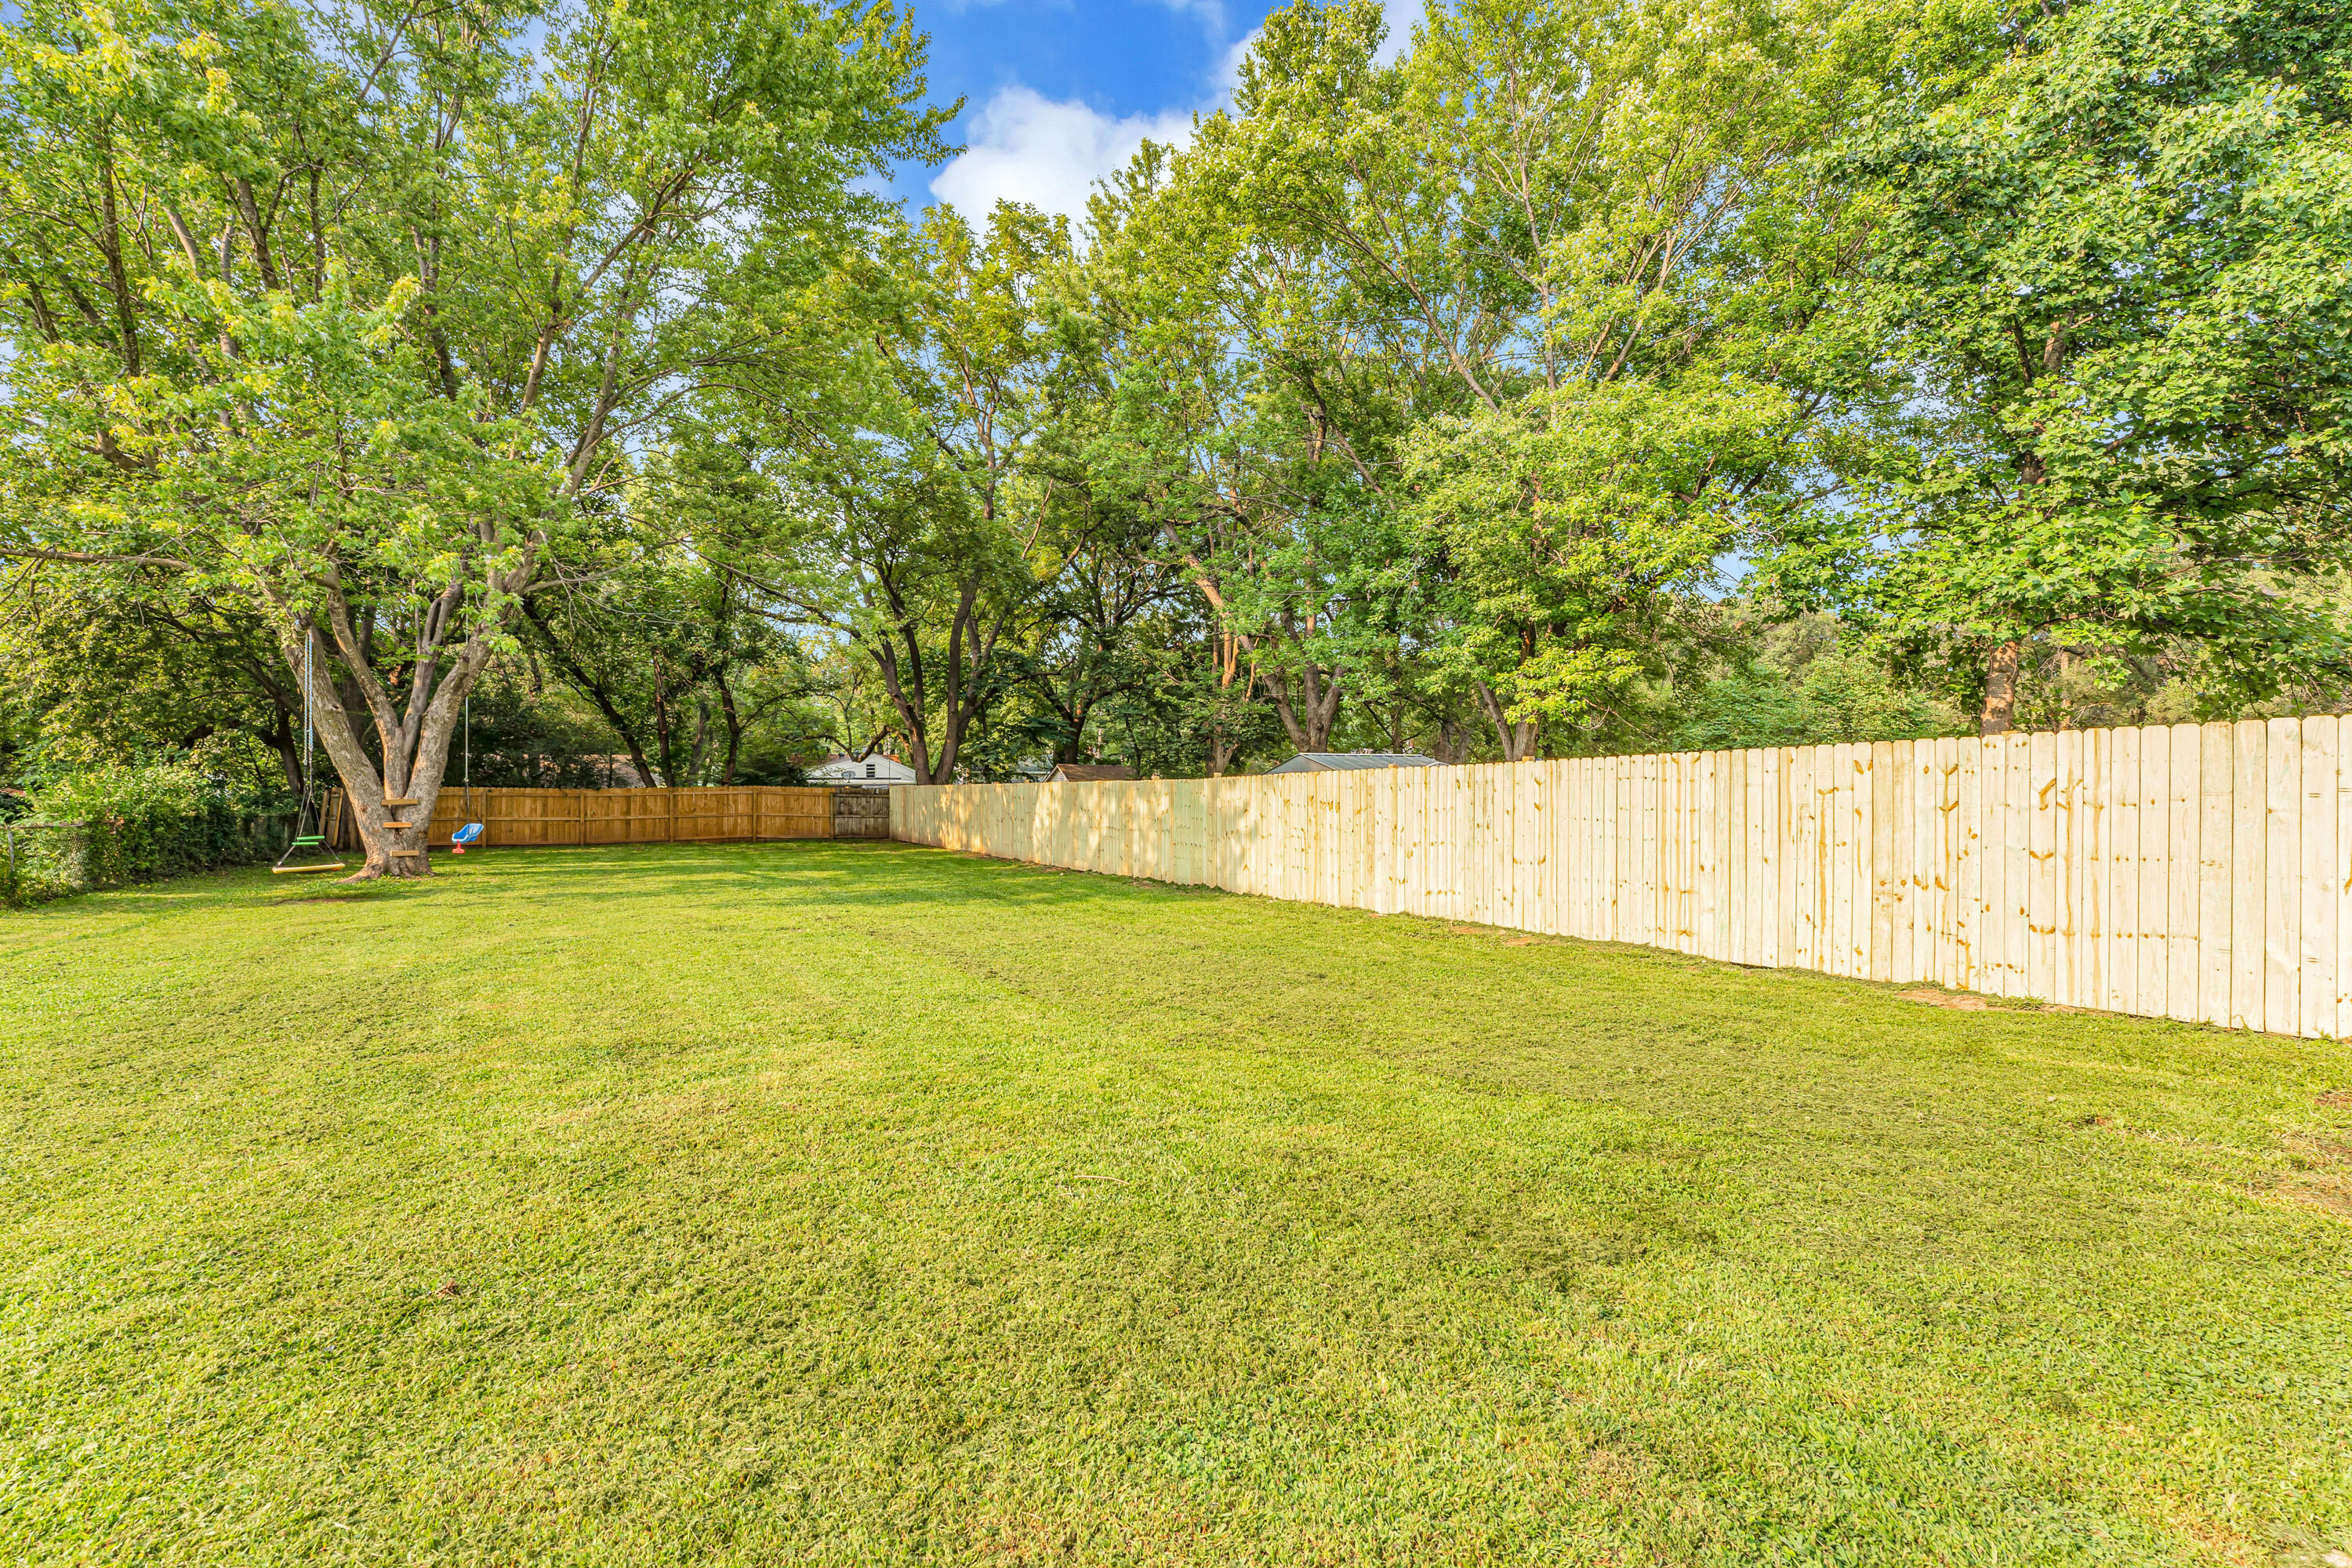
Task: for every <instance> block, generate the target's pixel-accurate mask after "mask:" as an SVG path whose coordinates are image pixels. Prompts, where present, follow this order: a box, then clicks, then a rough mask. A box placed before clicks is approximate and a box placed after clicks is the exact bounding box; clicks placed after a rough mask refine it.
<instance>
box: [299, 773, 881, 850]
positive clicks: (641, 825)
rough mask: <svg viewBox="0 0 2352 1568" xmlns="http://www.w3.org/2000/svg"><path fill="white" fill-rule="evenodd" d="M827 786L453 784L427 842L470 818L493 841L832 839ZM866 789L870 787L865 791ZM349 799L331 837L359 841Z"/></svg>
mask: <svg viewBox="0 0 2352 1568" xmlns="http://www.w3.org/2000/svg"><path fill="white" fill-rule="evenodd" d="M844 793H846V792H844V791H840V790H834V789H826V788H805V789H796V788H786V787H761V788H746V789H478V790H476V791H474V792H473V797H472V808H471V815H470V816H468V815H467V795H466V792H465V791H464V790H462V789H450V788H445V789H443V790H442V792H441V794H440V795H439V797H438V798H437V799H436V800H435V801H434V803H433V822H432V826H431V827H430V828H429V829H428V830H427V831H426V835H425V837H426V840H427V842H428V843H430V844H432V845H434V846H436V847H439V846H443V845H446V844H447V843H448V842H449V835H450V834H451V833H452V832H454V831H456V830H457V827H459V826H461V825H463V824H465V823H467V822H478V823H480V824H481V825H482V843H483V844H484V845H485V846H488V847H517V846H534V845H536V846H546V845H567V844H568V845H588V844H681V843H709V842H715V841H718V840H722V839H742V838H831V837H835V834H834V813H835V800H834V797H835V795H840V794H844ZM859 793H863V792H859ZM327 820H328V824H329V826H330V827H331V829H332V831H331V833H330V834H329V838H330V840H331V842H332V843H333V844H334V846H335V847H338V848H342V849H356V848H358V847H359V832H358V829H356V828H355V827H353V826H352V823H351V819H350V816H349V814H348V813H345V812H343V811H342V810H341V801H340V800H337V801H334V802H331V804H330V806H329V809H328V813H327Z"/></svg>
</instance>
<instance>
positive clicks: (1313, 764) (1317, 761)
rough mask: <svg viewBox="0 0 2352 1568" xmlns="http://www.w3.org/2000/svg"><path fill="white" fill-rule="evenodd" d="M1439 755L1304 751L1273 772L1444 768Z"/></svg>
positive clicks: (1272, 771) (1343, 771) (1269, 770)
mask: <svg viewBox="0 0 2352 1568" xmlns="http://www.w3.org/2000/svg"><path fill="white" fill-rule="evenodd" d="M1443 766H1444V763H1440V762H1439V761H1438V760H1437V759H1436V758H1435V757H1424V756H1423V755H1422V754H1421V753H1420V752H1299V753H1298V754H1297V756H1295V757H1293V758H1291V759H1290V761H1288V762H1286V763H1283V764H1282V765H1281V766H1280V767H1278V768H1268V769H1266V770H1265V771H1266V772H1268V773H1351V772H1354V771H1356V770H1358V769H1361V768H1435V767H1443Z"/></svg>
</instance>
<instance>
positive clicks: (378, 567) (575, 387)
mask: <svg viewBox="0 0 2352 1568" xmlns="http://www.w3.org/2000/svg"><path fill="white" fill-rule="evenodd" d="M1386 42H1387V40H1385V38H1384V36H1383V25H1382V21H1381V12H1380V8H1379V6H1378V5H1375V4H1372V3H1371V0H1350V3H1348V4H1333V5H1319V6H1318V5H1305V4H1302V5H1294V6H1292V7H1291V8H1289V9H1287V10H1285V11H1281V12H1278V13H1276V15H1274V16H1271V17H1269V18H1268V20H1267V22H1266V24H1265V27H1264V29H1263V30H1262V32H1261V34H1260V35H1259V36H1258V37H1257V38H1256V40H1255V43H1254V45H1253V47H1252V48H1251V50H1250V52H1249V54H1248V56H1247V58H1246V59H1245V61H1244V64H1243V66H1242V68H1241V75H1240V81H1239V85H1238V87H1237V89H1235V91H1234V95H1233V100H1232V103H1231V106H1230V107H1229V108H1228V109H1225V110H1220V111H1218V112H1216V113H1213V114H1210V115H1206V116H1203V117H1202V118H1201V119H1200V120H1199V121H1198V122H1197V123H1196V125H1195V127H1194V132H1193V135H1192V139H1191V140H1190V141H1189V142H1187V143H1186V144H1185V145H1183V146H1181V147H1166V146H1157V145H1147V146H1146V147H1145V148H1144V149H1143V150H1142V151H1141V152H1140V153H1139V154H1138V155H1137V157H1136V158H1135V160H1134V161H1133V162H1132V163H1130V164H1129V166H1128V167H1127V168H1126V169H1124V170H1122V171H1120V172H1119V173H1118V174H1116V175H1114V176H1113V177H1112V178H1111V179H1109V180H1108V181H1107V182H1106V183H1105V184H1103V185H1102V186H1101V187H1100V188H1099V189H1098V190H1097V193H1096V195H1095V196H1094V198H1093V200H1092V202H1091V204H1090V205H1089V208H1088V210H1087V213H1086V214H1085V215H1084V216H1082V217H1081V218H1080V219H1079V220H1077V221H1076V222H1072V221H1069V220H1066V219H1064V218H1061V217H1058V216H1051V215H1047V214H1045V213H1042V212H1039V211H1037V210H1035V209H1034V208H1030V207H1025V206H1022V205H1016V204H1006V205H1000V206H999V207H998V208H997V209H996V210H995V211H994V212H993V213H992V214H990V215H988V216H987V217H986V219H985V221H983V222H981V223H978V224H974V223H971V222H969V221H967V219H966V218H965V217H963V216H961V215H959V214H957V213H956V212H954V211H952V210H950V209H948V208H944V207H941V208H934V209H931V210H929V211H927V212H924V213H922V214H920V215H919V216H910V215H908V214H907V213H906V212H905V211H904V210H903V209H901V208H900V207H898V205H895V204H892V203H890V202H889V201H887V200H886V199H884V198H882V197H880V196H877V195H873V194H872V192H873V191H874V190H875V188H876V183H877V178H882V177H887V176H889V175H890V174H892V173H893V171H896V170H898V169H901V168H905V167H909V166H911V167H918V168H919V167H921V166H923V165H925V164H927V163H938V162H939V161H940V160H942V159H943V158H945V157H947V156H949V155H950V153H951V151H952V150H951V149H950V147H949V146H948V145H947V144H946V143H945V142H943V140H942V138H941V132H942V130H943V128H944V127H945V126H946V124H947V123H948V122H949V121H950V118H951V117H952V114H953V112H954V109H955V106H953V105H947V106H941V105H936V104H933V103H931V102H929V100H928V99H927V97H926V88H925V83H924V79H923V75H922V72H923V68H924V49H925V45H924V40H923V38H922V37H921V35H920V34H919V31H918V30H917V28H916V26H915V22H914V19H913V18H912V17H911V16H909V15H908V14H907V13H905V12H903V11H901V10H899V9H897V8H894V7H893V6H891V5H885V4H872V5H862V4H845V5H818V4H794V3H786V0H751V3H750V4H748V5H746V4H740V3H738V0H729V3H727V4H724V5H721V4H718V3H715V0H651V3H649V4H648V3H638V4H633V5H619V4H616V3H614V0H576V3H572V4H565V5H555V6H549V5H512V4H507V3H505V0H482V3H468V0H458V3H449V4H425V5H403V6H400V7H379V6H376V5H369V4H364V3H362V4H341V5H335V6H332V7H315V8H313V7H305V6H289V5H273V4H252V3H247V0H193V3H187V4H155V3H152V0H140V3H138V4H134V5H129V6H127V7H125V6H117V7H115V8H113V9H111V10H109V11H104V12H100V11H94V10H89V9H86V8H82V7H79V6H69V5H57V4H50V3H48V0H34V3H31V4H26V5H22V6H20V7H18V8H16V11H15V13H14V14H13V15H12V16H11V17H10V18H9V19H7V21H6V22H5V24H0V49H5V56H6V73H5V81H0V97H5V105H6V113H5V118H4V119H0V135H5V136H6V137H7V138H8V139H9V141H10V142H11V143H12V144H11V145H10V146H9V147H8V148H7V149H6V151H7V153H8V156H7V158H6V160H5V176H0V177H5V181H6V196H5V212H0V321H5V328H0V331H5V332H6V334H7V358H6V370H5V376H6V380H7V383H8V392H9V396H8V398H7V400H6V403H5V410H4V411H0V418H5V420H6V421H7V423H8V426H9V428H8V439H7V440H6V441H5V443H0V556H5V559H6V560H7V562H8V563H10V568H9V570H10V577H9V583H8V591H7V597H6V600H5V609H0V647H4V648H5V651H6V657H7V660H8V664H9V667H10V669H11V671H12V679H11V682H10V685H11V688H12V691H11V692H10V693H9V695H8V696H7V697H5V699H0V766H6V765H8V764H7V758H8V756H9V755H11V754H14V755H16V756H17V757H18V758H19V759H20V760H21V759H23V758H26V757H32V756H35V755H37V754H38V755H44V756H47V757H48V758H49V759H50V760H51V765H58V759H66V760H68V761H70V760H71V759H73V758H76V757H88V758H98V757H102V756H106V755H111V754H118V753H126V752H141V751H142V749H143V750H144V751H145V752H152V751H154V750H155V749H157V748H159V747H160V748H163V749H165V750H169V749H171V748H173V747H177V748H180V749H181V750H184V751H186V750H190V749H195V750H205V749H207V748H208V749H209V751H208V752H207V754H226V753H227V752H236V753H237V754H240V755H243V756H245V757H247V758H248V759H257V760H258V765H260V766H263V767H265V768H268V769H271V770H274V771H275V773H276V774H277V775H278V777H279V778H281V779H282V780H283V781H284V783H285V784H286V786H287V787H288V788H297V787H299V785H300V784H301V782H302V778H301V763H300V753H299V745H298V740H299V730H300V726H301V723H302V715H303V712H304V710H305V703H304V700H303V696H304V688H303V675H302V672H303V670H304V669H305V668H310V670H312V671H313V672H314V677H313V679H312V682H311V688H310V697H311V701H310V704H309V709H310V713H311V716H312V719H313V721H314V722H315V724H316V729H317V734H318V737H319V741H320V745H321V746H322V747H323V749H324V751H325V752H326V753H327V755H328V756H329V758H331V763H332V767H333V770H334V773H336V775H338V776H339V778H340V780H341V783H342V784H343V786H344V787H345V789H346V790H347V792H348V794H349V796H350V798H351V800H352V803H353V805H354V806H355V807H356V808H357V811H358V816H359V820H360V825H361V830H362V837H363V838H364V840H365V842H366V845H367V865H368V868H369V871H370V872H371V873H373V874H412V873H415V872H417V871H419V870H421V868H422V867H423V864H424V862H423V861H422V859H421V858H418V857H415V855H413V854H404V853H402V852H403V851H413V850H414V849H415V848H416V847H417V840H416V838H415V837H414V835H415V832H416V831H417V830H416V829H414V828H406V827H403V826H400V824H402V823H404V822H422V821H424V820H425V819H427V818H428V817H429V815H430V812H431V808H432V800H433V796H434V795H436V793H437V792H438V790H439V789H440V788H442V787H443V786H444V784H445V782H446V780H447V779H448V777H449V770H450V764H451V758H452V755H453V742H455V743H456V746H457V754H458V755H460V756H463V755H464V753H465V749H466V748H467V746H469V745H471V743H472V741H473V738H474V736H475V734H476V730H475V726H476V724H477V723H478V724H479V726H480V738H481V740H482V742H483V748H482V753H481V754H482V757H483V759H484V766H485V768H486V770H488V774H489V776H484V775H482V774H477V775H476V777H477V780H478V782H490V779H491V777H499V776H504V774H502V773H500V772H499V771H500V770H504V773H505V774H512V775H514V776H515V777H518V778H527V779H528V780H529V781H530V782H549V783H593V782H600V780H599V778H598V775H597V770H598V769H599V768H602V769H603V770H604V773H603V776H604V777H605V778H609V777H610V776H611V773H612V770H613V768H614V765H615V760H616V759H625V762H626V764H627V770H626V771H627V772H628V773H629V774H630V775H632V776H634V777H636V778H641V779H645V780H649V781H659V782H665V783H704V782H709V783H718V782H759V781H777V780H782V779H787V778H791V777H793V776H796V773H795V770H796V768H797V767H798V765H799V763H801V762H802V761H803V760H805V759H806V758H807V757H808V756H810V755H812V754H813V753H814V752H818V751H824V750H842V751H847V752H852V753H853V754H863V753H868V752H873V751H875V750H877V749H884V748H887V749H890V750H892V751H894V752H896V753H897V754H899V755H901V756H903V757H904V758H905V759H906V760H907V761H908V763H909V764H910V765H911V766H912V767H913V769H914V770H915V773H916V774H917V776H918V777H919V778H920V779H923V780H926V781H938V780H945V779H950V778H957V777H981V778H987V777H1004V776H1009V775H1011V774H1012V773H1015V772H1016V771H1019V770H1022V769H1024V768H1029V767H1034V765H1037V764H1039V763H1050V762H1052V761H1056V760H1059V761H1075V760H1078V759H1080V758H1082V757H1090V756H1102V755H1109V756H1117V757H1118V758H1121V759H1123V760H1126V761H1128V762H1129V763H1131V764H1132V765H1134V766H1135V767H1136V768H1137V769H1138V770H1139V772H1143V773H1165V774H1171V775H1175V774H1200V773H1223V772H1228V771H1232V770H1234V769H1236V768H1244V767H1248V766H1252V765H1262V764H1263V763H1265V762H1268V761H1272V760H1277V759H1278V758H1280V757H1281V756H1285V755H1287V754H1289V753H1290V752H1294V751H1321V750H1328V749H1336V748H1342V747H1349V746H1372V747H1377V748H1380V749H1386V750H1416V749H1417V750H1424V751H1427V752H1431V753H1432V754H1434V755H1436V756H1438V757H1440V758H1441V759H1442V760H1445V761H1463V760H1470V759H1475V758H1488V759H1514V760H1515V759H1518V758H1522V757H1528V756H1535V755H1560V754H1574V753H1583V752H1596V751H1611V750H1624V749H1648V748H1654V747H1659V746H1707V745H1739V744H1776V743H1790V742H1804V741H1812V740H1822V739H1842V738H1859V737H1864V736H1869V737H1885V738H1895V737H1898V736H1906V735H1918V734H1929V733H1937V732H1946V731H1954V730H1961V729H1978V730H1982V731H2000V730H2003V729H2006V728H2009V727H2011V726H2012V725H2016V724H2019V723H2022V722H2036V723H2053V722H2069V721H2073V722H2080V721H2085V720H2091V721H2099V720H2105V721H2115V720H2122V721H2140V720H2147V719H2154V718H2177V717H2189V716H2207V715H2214V714H2224V713H2236V712H2241V711H2247V710H2262V709H2263V707H2264V705H2267V706H2268V707H2271V708H2280V709H2294V708H2323V709H2324V708H2332V707H2335V706H2338V705H2339V704H2340V703H2341V701H2342V700H2343V697H2344V693H2345V682H2344V677H2345V674H2346V669H2347V665H2346V652H2345V646H2344V639H2343V635H2342V632H2343V626H2344V615H2343V611H2344V603H2343V593H2342V587H2343V574H2344V571H2345V568H2346V566H2347V542H2352V530H2347V500H2346V498H2347V468H2346V465H2347V451H2348V450H2352V444H2348V442H2347V419H2346V410H2347V377H2352V353H2347V349H2352V342H2347V331H2352V129H2347V126H2352V118H2347V89H2352V18H2347V16H2346V15H2345V14H2344V13H2343V12H2342V10H2341V8H2340V7H2338V6H2336V5H2329V4H2324V3H2318V0H2185V3H2183V0H2078V3H2076V4H2072V5H2063V4H2062V5H2039V6H2033V7H2026V6H2018V5H2007V4H1996V3H1990V0H1963V3H1961V4H1959V5H1953V6H1945V7H1935V8H1927V9H1926V10H1924V11H1923V9H1922V8H1920V7H1916V6H1907V5H1895V4H1890V3H1885V0H1855V3H1849V4H1835V3H1830V0H1730V3H1728V4H1723V5H1705V6H1696V7H1694V6H1691V5H1685V4H1671V3H1665V0H1460V3H1458V4H1454V5H1445V6H1441V7H1437V8H1434V9H1433V10H1432V11H1431V12H1430V14H1429V15H1428V16H1427V17H1426V18H1425V19H1424V20H1423V23H1422V24H1421V25H1420V26H1418V27H1416V28H1415V29H1414V31H1413V33H1412V37H1411V38H1410V39H1409V40H1405V41H1404V47H1402V50H1401V51H1395V50H1391V49H1389V48H1386V47H1384V44H1385V43H1386ZM463 765H464V764H462V763H461V766H463Z"/></svg>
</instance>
